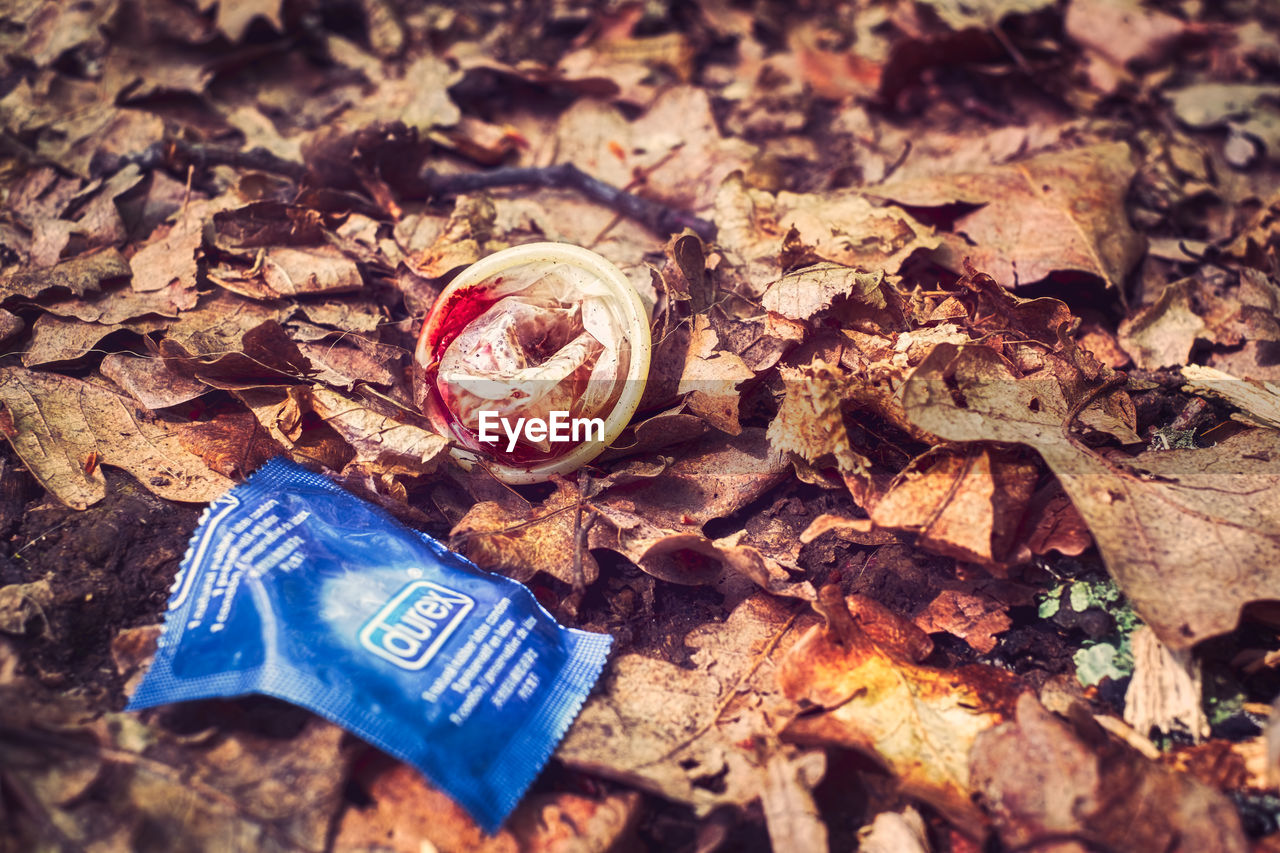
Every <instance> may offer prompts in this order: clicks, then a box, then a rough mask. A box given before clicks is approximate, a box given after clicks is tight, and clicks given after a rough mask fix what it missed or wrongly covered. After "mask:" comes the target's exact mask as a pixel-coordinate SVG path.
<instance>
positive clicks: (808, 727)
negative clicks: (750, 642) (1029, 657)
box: [778, 599, 1020, 834]
mask: <svg viewBox="0 0 1280 853" xmlns="http://www.w3.org/2000/svg"><path fill="white" fill-rule="evenodd" d="M843 605H844V601H843V600H839V599H838V600H837V602H835V603H834V604H833V606H843ZM845 618H846V619H849V622H848V623H847V627H846V628H845V630H844V636H838V635H837V632H836V631H835V630H833V629H832V628H828V627H826V626H816V627H814V628H811V629H810V630H809V632H808V633H807V634H805V636H804V637H803V638H802V639H801V640H800V641H799V642H797V643H796V644H795V645H794V646H793V647H792V648H791V650H790V651H789V652H787V655H786V657H785V659H784V660H783V661H782V664H781V666H780V668H779V671H778V682H779V684H780V685H781V687H782V689H783V692H784V693H785V694H786V695H787V696H788V697H789V698H791V699H792V700H797V701H800V700H807V701H808V702H810V703H812V704H813V705H816V706H817V707H818V708H820V709H822V710H821V713H818V714H806V715H804V716H801V717H798V718H796V719H795V720H793V721H792V722H791V724H790V725H789V726H788V727H787V736H788V737H789V738H791V739H795V740H798V741H799V742H802V743H817V744H827V745H840V746H846V747H852V748H854V749H859V750H862V751H865V752H867V753H869V754H870V755H872V756H873V757H875V758H877V759H878V760H879V761H880V762H881V763H882V764H883V765H884V766H885V767H886V768H888V770H889V771H890V772H892V773H893V774H894V776H895V777H896V778H897V779H898V781H899V784H900V785H901V786H902V789H903V791H904V792H905V793H907V794H909V795H911V796H915V797H920V798H922V799H924V800H926V801H927V802H929V803H930V804H931V805H933V806H935V807H937V808H938V809H940V810H941V811H942V812H943V813H945V814H946V815H947V816H948V817H950V818H951V819H952V820H954V821H956V822H957V823H958V824H959V825H960V826H962V827H965V828H966V829H967V830H968V831H970V832H972V833H974V834H980V832H981V829H982V827H983V824H984V818H983V817H982V815H981V813H979V812H978V811H977V809H975V808H974V806H973V803H972V800H971V799H970V791H971V790H972V788H971V786H970V778H969V755H970V749H971V748H972V746H973V743H974V741H975V739H976V738H977V737H978V735H979V734H980V733H982V732H984V731H986V730H987V729H990V728H991V727H992V726H995V725H997V724H998V723H1000V722H1003V721H1004V720H1005V719H1006V718H1007V717H1008V716H1009V715H1011V713H1012V710H1013V703H1014V700H1015V699H1016V698H1017V694H1018V692H1020V688H1019V683H1020V682H1019V681H1018V679H1017V678H1016V677H1015V676H1014V675H1013V674H1012V673H1009V672H1006V671H1004V670H1000V669H996V668H994V667H982V666H965V667H957V668H955V669H951V670H939V669H932V668H929V667H924V666H920V665H919V664H916V663H913V662H912V661H911V660H910V659H908V658H906V657H903V656H901V654H900V653H897V652H895V651H894V650H893V648H892V646H890V645H886V644H885V642H884V641H883V640H877V639H874V638H873V634H872V633H871V630H870V627H871V626H870V625H868V624H866V623H865V622H864V621H863V619H851V618H850V617H849V615H848V611H846V615H845ZM876 618H877V619H880V620H889V622H890V623H891V622H892V621H893V620H896V619H897V617H896V616H893V615H892V614H890V613H888V611H884V610H883V609H880V611H879V612H878V613H877V617H876ZM882 627H883V629H884V630H890V631H892V630H899V631H901V630H907V629H908V627H910V629H911V630H914V627H913V626H906V625H900V626H895V625H893V624H885V625H883V626H882ZM879 630H881V629H879V628H878V629H877V631H879Z"/></svg>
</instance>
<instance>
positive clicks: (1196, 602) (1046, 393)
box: [903, 345, 1280, 650]
mask: <svg viewBox="0 0 1280 853" xmlns="http://www.w3.org/2000/svg"><path fill="white" fill-rule="evenodd" d="M903 402H904V405H905V406H906V409H907V412H908V414H909V415H910V416H911V418H912V420H914V421H915V422H916V423H918V424H919V425H920V426H921V427H923V428H925V429H928V430H930V431H931V432H934V433H936V434H938V435H940V436H942V437H944V438H947V439H950V440H952V441H984V440H985V441H1003V442H1018V443H1022V444H1026V445H1029V446H1030V447H1033V448H1034V449H1035V450H1036V451H1038V452H1039V453H1040V455H1041V456H1042V457H1043V458H1044V460H1045V462H1046V463H1047V464H1048V465H1049V468H1050V469H1052V470H1053V472H1054V474H1056V475H1057V477H1058V480H1059V481H1060V482H1061V483H1062V486H1063V488H1064V489H1065V491H1066V493H1067V494H1068V495H1069V496H1070V497H1071V501H1072V503H1074V504H1075V506H1076V509H1078V510H1079V511H1080V514H1081V516H1082V517H1083V518H1084V519H1085V521H1086V522H1087V523H1088V525H1089V530H1090V531H1091V532H1092V533H1093V537H1094V539H1095V541H1096V542H1097V544H1098V550H1099V551H1100V552H1101V554H1102V557H1103V560H1104V561H1105V562H1106V565H1107V569H1108V571H1109V572H1110V573H1111V575H1112V576H1113V577H1114V578H1115V579H1116V582H1117V583H1118V584H1119V585H1120V588H1121V589H1122V590H1123V591H1124V593H1125V595H1127V596H1128V597H1129V599H1130V600H1131V601H1132V602H1133V606H1134V609H1136V610H1137V611H1138V613H1139V615H1141V616H1142V618H1143V620H1144V621H1145V622H1146V623H1147V624H1148V625H1150V626H1151V627H1152V629H1153V630H1155V632H1156V634H1157V635H1158V636H1159V637H1160V639H1161V641H1162V642H1164V643H1165V644H1166V645H1168V646H1169V647H1170V648H1172V649H1175V650H1178V649H1185V648H1188V647H1189V646H1191V645H1192V644H1194V643H1196V642H1198V641H1199V640H1202V639H1205V638H1207V637H1211V636H1214V635H1217V634H1221V633H1224V632H1226V631H1230V630H1231V629H1232V628H1234V627H1235V625H1236V623H1237V621H1238V619H1239V611H1240V608H1241V607H1243V606H1244V605H1245V604H1247V603H1249V602H1250V601H1254V600H1258V599H1267V598H1271V597H1273V596H1274V585H1275V579H1274V577H1273V576H1272V574H1273V573H1272V568H1271V567H1273V566H1276V565H1280V516H1277V514H1276V511H1275V508H1276V507H1278V506H1280V500H1277V497H1280V496H1276V495H1272V492H1273V491H1275V488H1276V487H1275V482H1276V480H1275V476H1276V470H1277V465H1280V437H1278V435H1280V434H1277V433H1276V431H1274V430H1250V431H1246V432H1243V433H1240V434H1239V435H1234V436H1231V437H1230V438H1227V439H1224V440H1223V441H1221V442H1219V443H1218V444H1217V445H1215V446H1214V447H1210V448H1205V449H1203V450H1171V451H1151V452H1147V453H1143V454H1141V455H1139V456H1137V457H1135V458H1133V459H1130V460H1127V461H1118V460H1108V459H1105V458H1103V457H1102V456H1100V455H1098V454H1096V453H1095V452H1092V451H1090V450H1088V449H1086V448H1084V447H1082V446H1081V445H1079V444H1078V443H1077V442H1075V441H1072V440H1069V439H1068V438H1067V437H1066V436H1065V435H1064V432H1063V425H1064V422H1065V420H1066V417H1067V414H1068V412H1069V410H1070V409H1071V406H1070V405H1069V404H1068V402H1067V399H1066V397H1065V396H1064V395H1063V391H1062V389H1061V387H1060V386H1059V385H1058V383H1057V382H1056V381H1053V380H1045V379H1043V378H1023V379H1018V378H1015V376H1014V375H1013V374H1012V372H1011V371H1010V370H1009V367H1008V365H1007V363H1005V362H1004V361H1003V360H1002V359H1001V358H1000V357H999V356H998V355H997V354H995V353H994V352H992V351H991V350H989V349H986V348H982V347H971V346H970V347H963V348H957V347H953V346H950V345H942V346H939V347H938V348H937V349H935V350H934V352H933V353H932V354H931V355H930V356H929V358H927V359H926V360H925V362H924V363H923V364H922V365H921V366H920V367H919V368H917V370H916V372H915V374H914V375H913V376H912V378H911V379H910V380H909V382H908V384H907V387H906V389H905V390H904V401H903ZM1205 554H1212V555H1213V559H1211V560H1210V561H1209V562H1206V561H1205V559H1204V555H1205Z"/></svg>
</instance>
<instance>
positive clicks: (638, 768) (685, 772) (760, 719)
mask: <svg viewBox="0 0 1280 853" xmlns="http://www.w3.org/2000/svg"><path fill="white" fill-rule="evenodd" d="M811 623H812V617H810V616H807V615H799V607H798V606H797V605H796V604H792V603H789V602H784V601H780V600H777V599H774V598H772V597H770V596H768V595H765V594H757V595H755V596H753V597H751V598H748V599H747V600H745V601H743V602H742V603H741V604H739V605H738V606H737V607H736V608H735V609H734V611H733V612H732V613H731V614H730V615H729V617H728V619H727V620H725V622H724V623H723V624H716V623H711V624H708V625H706V626H703V627H700V628H696V629H694V630H693V631H692V632H690V634H689V635H688V636H687V637H685V641H684V642H685V644H686V645H687V646H689V647H691V648H693V649H694V651H693V654H692V664H693V667H692V668H684V667H680V666H677V665H675V664H671V663H667V662H665V661H662V660H657V659H655V658H652V657H646V656H644V655H642V654H638V653H635V652H628V653H624V654H622V655H620V656H618V657H616V658H614V659H613V661H611V662H610V665H609V668H608V670H606V672H605V674H604V676H603V677H602V678H601V681H600V684H599V685H598V686H597V688H596V692H595V693H593V694H592V696H591V698H590V699H588V700H587V704H586V705H585V706H584V707H583V709H582V713H581V714H580V715H579V716H578V719H577V720H576V721H575V722H574V724H573V727H572V728H570V730H569V734H568V735H567V736H566V737H565V739H564V741H563V742H562V743H561V744H560V749H559V750H558V752H557V756H558V757H559V758H560V760H561V761H563V762H565V763H566V764H568V765H569V766H571V767H577V768H581V769H583V770H586V771H588V772H593V773H599V774H601V775H604V776H607V777H609V778H612V779H618V780H619V781H622V782H625V783H627V784H632V785H637V786H639V787H641V788H644V789H645V790H649V791H653V792H655V793H658V794H661V795H662V796H664V797H667V798H669V799H672V800H675V801H677V802H681V803H685V804H688V805H690V806H693V808H694V809H695V811H696V812H697V813H698V814H706V813H708V812H710V811H711V809H713V808H715V807H716V806H720V805H725V804H738V805H746V804H748V803H750V802H752V801H754V800H755V799H756V798H757V797H759V796H760V793H761V791H762V790H763V789H764V788H765V786H766V785H767V773H768V770H767V766H768V760H769V757H770V756H771V755H773V754H778V753H783V754H793V753H790V752H789V748H787V747H784V746H783V745H782V744H780V743H778V741H777V739H776V734H775V733H776V731H777V730H778V729H779V728H781V726H782V725H783V723H785V721H786V719H787V718H788V717H789V716H790V715H791V714H793V713H794V706H793V705H792V704H791V703H790V702H789V701H788V700H787V699H785V698H784V697H783V696H782V695H780V693H779V691H778V688H777V687H776V686H775V684H774V676H773V669H774V667H775V666H776V665H777V662H778V661H779V660H781V659H782V656H783V655H784V654H785V653H786V652H787V650H788V649H789V648H790V647H791V646H792V645H793V644H794V642H795V640H796V638H797V637H798V636H799V633H800V631H801V630H802V629H803V627H804V626H806V625H808V624H811ZM745 740H749V741H752V742H755V743H759V744H760V745H761V746H760V747H759V748H757V749H752V750H744V749H740V748H737V747H736V746H734V744H736V743H739V742H742V741H745Z"/></svg>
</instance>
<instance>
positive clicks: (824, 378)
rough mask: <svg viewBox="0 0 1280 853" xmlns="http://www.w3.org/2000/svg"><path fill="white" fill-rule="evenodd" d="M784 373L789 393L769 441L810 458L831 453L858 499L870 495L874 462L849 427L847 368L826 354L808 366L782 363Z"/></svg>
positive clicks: (779, 448)
mask: <svg viewBox="0 0 1280 853" xmlns="http://www.w3.org/2000/svg"><path fill="white" fill-rule="evenodd" d="M778 372H779V373H780V374H781V376H782V379H783V381H784V382H785V383H786V387H787V396H786V397H785V398H784V399H783V401H782V405H781V407H779V409H778V415H777V417H775V418H774V420H773V422H772V423H771V424H769V433H768V437H769V444H770V445H771V446H772V447H773V448H774V449H775V450H776V451H778V452H779V453H784V454H785V453H794V454H795V455H796V456H798V457H800V458H801V459H803V460H805V461H806V462H810V463H815V464H816V463H818V462H820V461H821V460H823V459H826V458H830V459H831V460H833V461H834V462H835V465H836V469H837V470H838V471H839V472H840V474H841V475H842V476H843V477H844V478H845V481H846V483H851V484H852V485H851V486H850V488H851V489H853V490H854V497H855V499H858V500H859V501H860V502H861V501H862V500H865V499H866V498H867V497H868V495H869V494H870V492H869V491H868V487H869V486H868V484H869V482H870V481H869V477H870V474H869V467H870V462H869V461H868V460H867V458H866V457H864V456H862V455H861V454H859V453H858V452H856V451H855V450H854V449H853V447H852V445H850V443H849V434H848V432H847V431H846V430H845V426H844V416H843V414H842V413H841V406H842V405H843V394H842V386H843V385H844V383H845V382H846V380H845V378H844V376H843V372H842V371H841V370H840V369H839V368H838V367H835V366H833V365H830V364H827V363H826V362H824V361H822V360H820V359H818V360H815V361H813V362H812V363H811V364H808V365H805V366H804V367H796V368H789V367H779V368H778Z"/></svg>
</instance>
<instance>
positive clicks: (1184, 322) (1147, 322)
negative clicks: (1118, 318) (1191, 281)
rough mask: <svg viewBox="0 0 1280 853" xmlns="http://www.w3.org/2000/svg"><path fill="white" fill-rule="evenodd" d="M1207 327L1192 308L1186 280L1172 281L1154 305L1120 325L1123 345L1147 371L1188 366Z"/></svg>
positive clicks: (1121, 343) (1135, 361)
mask: <svg viewBox="0 0 1280 853" xmlns="http://www.w3.org/2000/svg"><path fill="white" fill-rule="evenodd" d="M1206 331H1207V326H1206V325H1205V322H1204V320H1203V319H1202V318H1201V317H1200V315H1199V314H1197V313H1196V312H1195V309H1194V308H1193V307H1192V305H1191V293H1190V288H1189V285H1188V282H1187V281H1186V280H1181V281H1174V282H1170V283H1169V284H1168V285H1166V286H1165V288H1164V290H1163V291H1162V292H1161V293H1160V297H1159V298H1158V299H1156V301H1155V302H1153V303H1152V304H1150V305H1148V306H1146V307H1145V308H1143V309H1142V310H1141V311H1139V312H1138V313H1136V314H1135V315H1133V316H1132V317H1130V318H1128V319H1126V320H1124V321H1123V322H1122V323H1121V324H1120V331H1119V337H1120V345H1121V346H1123V347H1124V349H1125V352H1127V353H1129V355H1130V356H1132V358H1133V361H1134V363H1135V364H1137V365H1138V366H1139V367H1141V368H1143V369H1144V370H1158V369H1159V368H1161V367H1177V366H1179V365H1182V364H1186V363H1187V359H1188V358H1189V357H1190V355H1191V347H1192V346H1194V345H1195V342H1196V338H1197V337H1200V336H1201V335H1202V334H1203V333H1204V332H1206Z"/></svg>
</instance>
